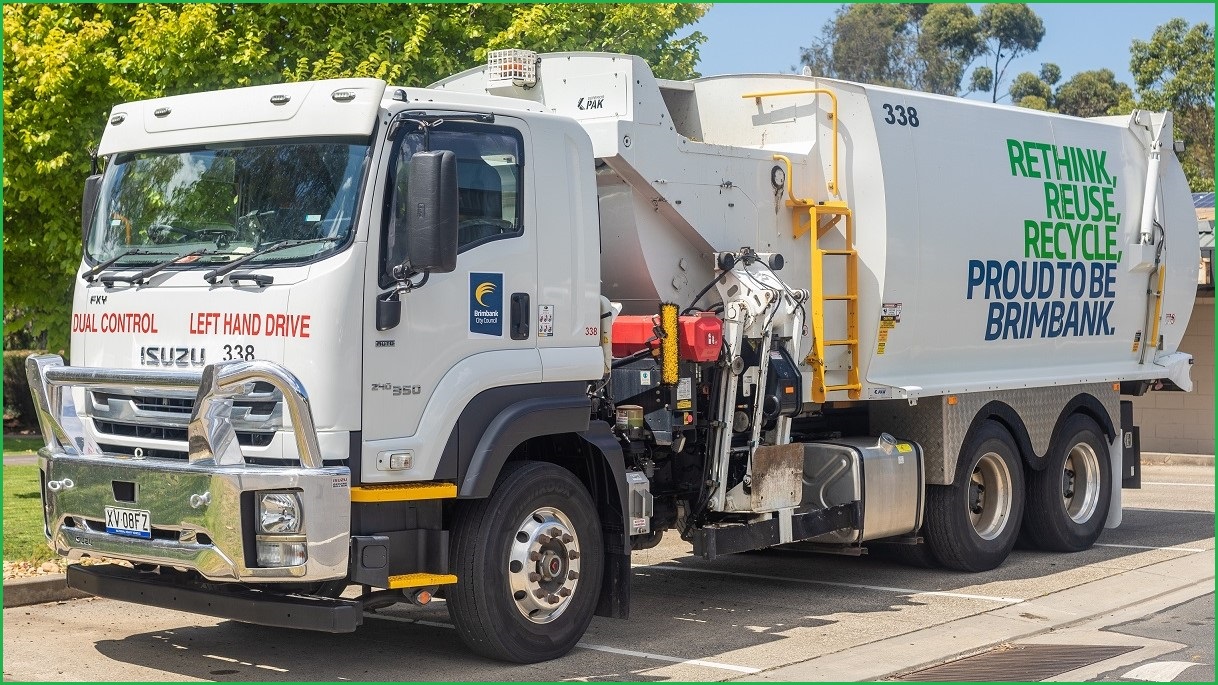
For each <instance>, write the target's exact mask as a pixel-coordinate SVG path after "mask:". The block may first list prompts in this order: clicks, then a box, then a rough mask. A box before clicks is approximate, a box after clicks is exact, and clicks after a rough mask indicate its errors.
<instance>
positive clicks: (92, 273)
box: [81, 247, 169, 283]
mask: <svg viewBox="0 0 1218 685" xmlns="http://www.w3.org/2000/svg"><path fill="white" fill-rule="evenodd" d="M167 254H169V253H168V252H153V251H146V250H141V249H139V248H138V247H137V248H135V249H132V250H127V251H126V252H122V253H120V254H118V255H117V256H115V257H111V258H110V259H107V260H106V261H104V262H102V263H101V264H98V265H97V266H95V267H93V268H92V269H89V270H88V271H86V272H85V273H84V274H82V275H81V278H83V279H85V281H87V282H89V283H92V282H93V281H96V280H97V274H99V273H101V272H103V271H105V270H106V269H109V268H110V267H112V266H114V264H115V262H117V261H118V260H120V259H122V258H124V257H134V256H136V255H144V256H148V255H167Z"/></svg>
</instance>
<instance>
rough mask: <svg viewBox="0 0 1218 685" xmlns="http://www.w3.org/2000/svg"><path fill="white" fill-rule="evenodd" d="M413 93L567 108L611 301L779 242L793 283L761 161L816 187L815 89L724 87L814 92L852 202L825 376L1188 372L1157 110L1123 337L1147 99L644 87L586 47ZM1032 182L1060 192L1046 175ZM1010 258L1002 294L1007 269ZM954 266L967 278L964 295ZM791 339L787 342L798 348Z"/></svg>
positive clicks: (643, 295)
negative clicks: (1149, 196)
mask: <svg viewBox="0 0 1218 685" xmlns="http://www.w3.org/2000/svg"><path fill="white" fill-rule="evenodd" d="M623 81H624V82H625V83H626V84H627V87H628V88H629V91H630V93H629V97H626V96H625V94H623V93H622V92H621V83H622V82H623ZM433 87H435V88H439V89H444V90H446V91H460V92H465V93H479V92H481V93H485V92H491V91H493V92H495V93H496V94H499V95H511V96H514V97H518V98H521V99H524V100H528V101H532V102H538V103H541V104H543V105H544V106H545V107H546V108H547V109H549V110H551V111H554V112H557V113H560V114H565V115H568V116H571V117H574V118H576V119H578V120H580V121H581V122H582V123H583V126H584V128H585V129H586V130H587V131H588V134H589V136H590V137H591V139H592V146H593V150H594V153H595V154H596V155H597V157H598V158H600V160H601V161H602V162H603V163H604V166H603V167H602V168H601V169H600V173H599V176H598V188H599V191H600V195H601V232H602V264H603V272H604V273H603V279H604V286H603V289H604V291H605V294H606V295H607V296H609V297H610V298H613V299H615V300H618V301H621V302H622V303H623V304H624V305H625V311H626V313H650V312H653V311H655V307H656V305H657V303H658V302H659V301H675V302H678V303H679V304H681V305H686V304H689V301H690V298H692V296H693V294H694V293H696V292H697V291H698V289H699V288H701V287H702V285H704V284H705V283H706V282H707V281H708V280H709V278H710V275H711V273H712V272H711V259H710V257H711V253H712V252H714V251H718V250H735V249H738V248H739V247H740V246H751V247H753V248H755V249H757V250H759V251H778V252H781V253H782V254H783V255H784V257H786V268H785V269H784V270H783V271H782V273H781V277H782V279H783V280H784V281H785V282H786V283H787V284H789V285H790V286H791V287H795V288H808V287H810V284H811V279H812V275H811V273H810V270H809V267H810V260H809V257H808V254H809V252H808V250H809V245H808V238H807V237H803V238H801V239H798V240H796V239H793V238H792V236H791V228H790V226H791V224H790V213H789V212H790V211H791V210H789V209H787V208H785V207H784V206H783V205H782V200H783V197H782V195H781V194H780V193H775V191H774V188H773V187H772V186H771V183H770V172H771V169H772V168H773V167H774V165H775V162H774V161H773V155H774V154H775V153H781V154H784V155H786V156H787V157H789V158H790V159H791V162H792V165H793V171H792V173H793V178H792V183H793V188H794V194H795V195H796V196H797V197H801V198H808V199H812V200H830V199H835V198H834V196H833V194H831V193H830V192H828V190H827V184H828V183H829V181H830V180H831V178H832V175H833V174H832V172H833V169H832V159H833V155H832V147H833V140H832V128H831V126H830V120H829V117H828V114H829V107H830V102H829V98H828V97H826V96H825V95H814V94H781V95H771V96H765V97H762V98H754V97H744V96H746V95H751V94H754V93H767V92H774V91H790V90H798V89H809V88H823V89H828V90H831V91H833V92H834V93H835V94H836V96H837V100H838V108H839V110H838V140H837V143H838V148H839V152H838V157H837V164H838V166H839V168H838V169H837V175H838V180H839V183H840V185H841V188H840V191H839V195H840V198H841V199H843V200H845V201H846V202H847V203H848V204H849V206H850V207H851V209H852V211H853V213H854V218H855V235H856V239H855V247H856V249H857V251H858V254H859V263H860V269H859V279H858V296H859V321H858V325H859V334H860V359H858V360H851V359H849V354H848V352H847V348H845V347H831V348H828V349H827V350H826V362H827V368H828V369H829V376H830V382H831V383H832V382H835V379H837V378H842V377H844V374H845V369H847V368H848V367H849V366H850V365H851V364H857V365H858V367H859V369H860V375H861V377H862V378H863V380H864V397H865V398H868V399H885V398H914V397H918V396H923V395H934V394H943V393H949V392H971V391H982V390H998V389H1004V388H1023V387H1036V386H1044V385H1059V384H1078V383H1090V382H1107V381H1115V380H1123V379H1124V380H1132V379H1150V378H1165V377H1171V378H1172V379H1173V380H1175V381H1176V382H1177V383H1178V384H1180V385H1181V386H1182V387H1188V386H1189V385H1190V381H1189V379H1188V378H1187V361H1186V359H1185V358H1182V357H1178V356H1176V355H1175V354H1174V353H1175V352H1176V349H1177V347H1178V344H1179V341H1180V338H1181V337H1182V335H1183V331H1184V328H1185V326H1186V325H1187V323H1188V317H1189V314H1190V311H1191V303H1192V300H1193V296H1194V283H1193V273H1194V270H1195V268H1196V264H1197V260H1198V253H1197V246H1196V241H1195V239H1193V238H1192V230H1193V219H1192V218H1191V214H1189V204H1188V202H1187V200H1188V196H1187V186H1186V184H1185V181H1184V176H1183V173H1182V172H1181V170H1180V166H1179V162H1178V161H1177V160H1176V159H1175V156H1174V153H1173V152H1172V150H1171V145H1170V137H1171V134H1170V126H1168V128H1167V132H1166V133H1165V134H1164V135H1163V139H1164V141H1165V143H1166V144H1165V146H1164V147H1163V149H1162V152H1161V156H1162V163H1161V166H1160V168H1159V176H1160V182H1159V185H1160V187H1161V192H1160V199H1159V200H1158V202H1157V205H1156V207H1157V213H1156V215H1155V218H1156V220H1157V221H1158V223H1159V224H1161V225H1162V226H1163V227H1164V230H1165V231H1166V232H1167V241H1166V243H1167V246H1168V247H1167V250H1166V256H1165V260H1166V261H1165V263H1166V269H1167V273H1166V283H1165V288H1164V290H1165V295H1164V298H1163V302H1162V306H1161V317H1160V324H1159V329H1160V333H1161V336H1162V339H1163V344H1162V348H1161V350H1152V351H1151V353H1150V354H1148V355H1146V358H1145V359H1142V357H1143V355H1142V350H1141V346H1142V345H1144V344H1145V337H1147V336H1149V335H1150V330H1151V328H1152V327H1153V325H1154V324H1153V322H1150V321H1148V318H1147V317H1148V314H1147V312H1148V311H1153V304H1154V303H1153V302H1151V303H1150V309H1149V310H1148V302H1147V297H1146V289H1147V283H1148V279H1149V277H1150V275H1151V273H1150V272H1151V270H1152V267H1153V264H1152V262H1151V261H1150V259H1153V253H1154V252H1153V251H1154V248H1153V246H1145V245H1138V244H1137V243H1138V240H1139V225H1140V224H1141V207H1142V200H1143V195H1144V191H1145V188H1146V186H1147V184H1146V176H1147V173H1148V171H1147V170H1148V167H1149V163H1148V156H1149V153H1150V142H1151V136H1150V132H1149V130H1150V129H1149V125H1150V123H1151V120H1152V117H1153V118H1155V119H1154V120H1155V121H1156V122H1157V121H1159V119H1158V117H1161V116H1162V115H1151V114H1149V113H1145V112H1143V113H1141V114H1140V115H1139V116H1141V117H1142V119H1141V120H1140V121H1139V122H1137V123H1135V121H1134V120H1133V119H1132V118H1131V117H1115V118H1114V117H1107V118H1102V119H1096V120H1084V119H1079V118H1075V117H1068V116H1063V115H1054V114H1046V113H1041V112H1035V111H1031V110H1023V109H1017V108H1013V107H1006V106H999V105H990V104H986V103H978V102H974V101H969V100H963V99H960V98H951V97H944V96H936V95H927V94H922V93H915V92H910V91H902V90H896V89H891V88H881V87H875V86H865V85H860V84H854V83H847V82H842V81H834V80H827V79H813V78H806V77H799V76H794V75H790V76H786V75H757V76H729V77H714V78H709V79H700V80H695V81H692V82H685V83H678V82H670V81H657V80H656V79H654V78H653V77H652V75H651V73H650V70H649V69H648V67H647V65H646V64H645V63H643V62H642V60H640V59H638V58H630V57H623V56H620V55H607V54H586V55H578V56H573V55H568V54H556V55H543V56H541V57H540V64H539V66H538V83H537V85H536V86H535V87H533V88H531V89H527V90H526V89H524V88H519V87H514V86H499V85H495V86H494V87H493V88H488V84H487V81H486V78H485V73H484V70H482V69H474V70H470V71H467V72H464V73H462V74H458V75H455V76H453V77H450V78H448V79H445V80H443V81H441V82H440V83H438V84H436V85H435V86H433ZM602 91H603V92H602ZM589 102H594V103H596V106H593V107H589V106H588V103H589ZM915 124H916V125H915ZM1008 141H1013V142H1012V143H1011V144H1012V145H1016V143H1017V144H1018V146H1017V148H1015V149H1016V150H1017V151H1014V152H1013V151H1011V150H1010V149H1008ZM1025 143H1026V144H1027V147H1025ZM1042 145H1043V146H1046V147H1043V148H1042V147H1040V146H1042ZM1053 146H1056V148H1054V147H1053ZM1054 149H1056V150H1058V151H1059V152H1058V154H1059V156H1060V157H1061V159H1062V160H1063V166H1062V167H1061V168H1060V170H1061V172H1062V174H1063V177H1062V178H1061V179H1059V178H1057V176H1056V174H1055V173H1054V171H1055V170H1056V169H1057V167H1056V166H1054V168H1053V169H1050V170H1049V171H1048V173H1050V174H1051V175H1052V177H1051V178H1045V177H1044V174H1043V173H1042V172H1040V171H1038V167H1036V166H1035V165H1036V164H1038V163H1039V162H1038V161H1037V160H1039V159H1040V158H1039V156H1038V155H1040V154H1041V153H1042V151H1043V153H1044V154H1048V155H1050V156H1051V155H1052V154H1053V150H1054ZM1012 155H1015V158H1014V159H1013V158H1012ZM1046 182H1049V183H1052V184H1065V186H1061V185H1055V186H1053V187H1051V188H1049V189H1048V190H1046ZM1046 193H1052V195H1049V196H1046ZM1076 193H1081V197H1082V198H1083V202H1084V204H1083V205H1082V206H1081V208H1080V207H1079V206H1078V205H1076V204H1074V203H1073V197H1074V195H1075V194H1076ZM1063 194H1068V195H1069V197H1070V198H1071V200H1070V201H1063V200H1062V199H1061V198H1062V196H1063ZM1065 202H1070V204H1068V205H1067V204H1065ZM1077 209H1084V210H1087V211H1086V212H1081V213H1080V212H1078V211H1076V210H1077ZM1097 212H1098V213H1099V220H1098V221H1097V220H1096V214H1097ZM1044 221H1047V222H1049V223H1048V225H1047V226H1046V227H1042V226H1041V222H1044ZM1025 222H1031V224H1030V225H1025ZM1025 230H1026V231H1028V233H1026V234H1025ZM1084 230H1085V231H1086V233H1085V236H1086V237H1085V239H1084ZM1046 233H1048V234H1050V235H1049V236H1048V237H1047V238H1045V237H1044V234H1046ZM1058 234H1060V235H1061V236H1062V240H1063V241H1064V242H1063V243H1062V245H1063V247H1062V249H1055V245H1056V244H1057V243H1055V242H1054V238H1055V237H1056V235H1058ZM840 235H841V234H840V227H839V228H835V229H832V230H831V231H830V232H829V234H827V235H826V236H825V238H824V239H823V240H822V246H823V247H841V242H840V241H841V237H840ZM1071 235H1074V238H1073V239H1072V240H1071V239H1070V236H1071ZM835 240H836V241H837V243H836V244H835V243H834V241H835ZM1029 268H1030V269H1031V270H1032V272H1031V273H1032V276H1029V280H1028V281H1027V283H1026V284H1025V292H1024V293H1021V292H1020V291H1019V288H1018V286H1017V284H1016V279H1017V277H1018V275H1019V273H1026V272H1027V270H1028V269H1029ZM995 269H997V271H996V272H995ZM1004 273H1005V277H1006V278H1007V279H1008V280H1007V281H1006V283H1005V286H1006V287H1005V289H1004V287H1003V286H1004V283H1003V278H1004ZM995 274H996V275H995ZM1037 274H1043V275H1044V279H1043V280H1042V282H1041V283H1040V284H1039V288H1037V287H1036V286H1037V284H1036V283H1034V282H1033V278H1034V276H1036V275H1037ZM1054 275H1055V276H1056V277H1055V278H1053V276H1054ZM1063 276H1064V277H1065V278H1066V279H1067V281H1068V282H1066V283H1064V284H1063V280H1062V278H1063ZM987 277H988V278H987ZM822 278H823V282H824V284H825V292H827V293H833V292H840V291H841V288H842V287H844V283H845V280H844V265H843V262H842V260H840V259H834V258H831V257H830V258H826V260H825V268H824V274H823V276H822ZM970 278H972V279H974V280H976V279H978V278H980V279H981V280H980V281H979V282H974V283H973V285H972V287H971V289H970V287H969V284H970ZM1050 278H1052V281H1050V280H1049V279H1050ZM1070 279H1073V281H1072V282H1069V281H1070ZM987 285H988V286H989V287H988V289H987ZM1063 285H1064V286H1065V287H1064V288H1063ZM1025 295H1026V296H1025ZM704 304H705V301H704ZM845 321H846V316H845V310H844V305H843V304H841V303H833V302H830V303H828V304H826V306H825V322H826V330H825V335H826V338H844V337H846V336H845V334H844V326H845ZM1135 341H1137V344H1136V345H1135ZM810 344H811V341H810V337H808V336H805V347H804V349H802V350H800V354H799V355H798V357H800V358H802V357H803V355H805V354H806V353H807V351H808V347H809V346H810ZM1152 346H1153V344H1152ZM803 369H804V374H805V379H807V378H809V376H810V371H809V367H807V366H806V365H805V366H804V367H803ZM804 387H805V399H807V398H808V395H807V393H808V392H809V387H810V383H808V382H805V384H804ZM830 398H831V399H846V396H845V392H844V391H842V392H839V393H838V395H831V397H830Z"/></svg>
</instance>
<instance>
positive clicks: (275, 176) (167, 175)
mask: <svg viewBox="0 0 1218 685" xmlns="http://www.w3.org/2000/svg"><path fill="white" fill-rule="evenodd" d="M367 151H368V146H367V145H362V144H347V143H334V142H324V143H318V142H311V143H299V144H286V143H280V144H272V145H267V144H258V145H255V144H240V143H237V144H226V145H223V146H209V147H207V148H205V149H196V150H185V151H183V150H174V151H153V152H137V153H128V154H120V155H117V156H116V157H115V158H114V159H112V160H111V163H110V165H109V166H108V167H107V169H106V173H105V178H104V180H103V182H102V191H101V197H100V199H99V201H98V207H97V213H96V214H95V216H94V219H93V228H92V230H91V231H90V233H89V237H88V240H87V241H86V244H85V251H86V254H87V256H88V257H89V258H90V259H92V260H94V261H106V260H110V259H114V258H115V257H116V256H119V255H123V253H124V252H128V251H131V250H132V248H142V247H150V246H155V248H156V249H155V252H156V253H157V254H159V255H161V256H158V257H144V256H142V254H143V253H147V252H150V251H151V250H141V251H140V252H139V253H133V254H132V255H130V256H123V257H122V258H121V259H119V260H118V261H117V263H116V264H115V265H114V266H115V268H122V267H124V266H134V265H137V264H142V263H144V262H147V261H149V260H154V261H155V260H164V259H166V256H165V255H169V256H170V257H172V255H173V254H174V253H178V254H182V255H186V254H188V253H190V252H195V251H197V250H200V249H201V248H207V250H206V253H205V254H204V255H203V256H201V257H199V258H197V259H195V258H193V257H192V258H191V259H190V260H183V263H186V262H188V261H189V263H190V264H216V263H219V262H225V261H231V260H234V259H239V258H241V257H242V256H243V255H247V254H250V253H251V252H254V251H255V250H258V249H260V248H261V247H264V246H267V245H270V244H273V243H279V242H282V241H289V240H290V241H309V240H313V241H314V242H307V243H302V244H301V245H299V246H297V247H293V248H292V249H283V250H275V251H270V252H268V253H267V254H266V255H265V256H259V257H256V258H255V261H257V262H258V263H291V262H300V261H305V260H310V259H313V258H315V257H318V256H319V255H321V254H322V253H325V252H331V251H335V250H338V249H341V248H342V246H343V245H345V244H346V242H347V241H346V238H347V237H348V236H349V234H350V232H351V231H352V230H353V226H354V215H355V206H356V200H357V197H358V195H359V188H360V184H361V181H362V169H363V162H364V157H365V154H366V153H367ZM319 238H331V239H333V240H328V241H323V240H316V239H319Z"/></svg>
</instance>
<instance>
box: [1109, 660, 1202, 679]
mask: <svg viewBox="0 0 1218 685" xmlns="http://www.w3.org/2000/svg"><path fill="white" fill-rule="evenodd" d="M1198 665H1202V666H1204V665H1205V664H1196V663H1193V662H1191V661H1152V662H1150V663H1149V664H1142V665H1141V666H1138V667H1137V668H1135V669H1133V670H1132V671H1129V672H1128V673H1126V674H1125V675H1123V676H1121V677H1122V678H1132V679H1134V680H1147V681H1150V682H1155V683H1170V682H1171V681H1173V680H1175V679H1176V677H1177V676H1179V675H1180V674H1181V673H1183V672H1185V671H1187V670H1188V668H1189V667H1190V666H1198Z"/></svg>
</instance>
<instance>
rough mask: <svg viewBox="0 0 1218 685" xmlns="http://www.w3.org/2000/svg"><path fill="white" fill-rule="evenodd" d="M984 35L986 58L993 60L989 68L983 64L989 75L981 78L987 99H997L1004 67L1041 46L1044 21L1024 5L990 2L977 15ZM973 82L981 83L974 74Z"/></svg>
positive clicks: (1005, 69) (1004, 73)
mask: <svg viewBox="0 0 1218 685" xmlns="http://www.w3.org/2000/svg"><path fill="white" fill-rule="evenodd" d="M977 19H978V23H979V24H980V28H981V35H982V36H984V43H985V51H986V55H987V61H990V60H992V64H993V65H994V66H993V67H992V68H991V67H988V66H987V67H986V69H987V71H988V72H989V78H988V79H984V81H985V82H987V83H986V85H988V86H989V87H988V88H977V90H988V91H989V92H990V94H991V98H990V101H991V102H998V90H999V88H1001V87H1002V82H1003V79H1004V77H1005V75H1006V71H1007V67H1009V66H1011V62H1012V61H1013V60H1014V59H1015V58H1017V57H1022V56H1023V55H1026V54H1028V53H1030V52H1035V51H1036V48H1038V47H1040V41H1041V39H1042V38H1044V37H1045V23H1044V22H1043V21H1041V19H1040V17H1038V16H1036V13H1035V12H1033V11H1032V10H1031V8H1029V7H1028V6H1027V5H1024V4H1005V3H1004V4H993V5H986V6H984V7H982V8H981V12H980V14H979V15H978V17H977ZM973 84H974V85H981V84H980V83H978V81H977V79H976V73H974V81H973Z"/></svg>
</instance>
